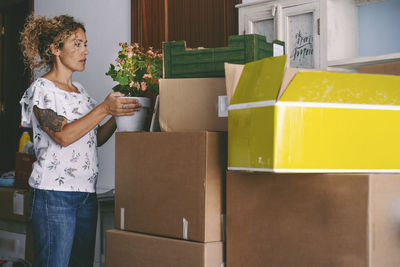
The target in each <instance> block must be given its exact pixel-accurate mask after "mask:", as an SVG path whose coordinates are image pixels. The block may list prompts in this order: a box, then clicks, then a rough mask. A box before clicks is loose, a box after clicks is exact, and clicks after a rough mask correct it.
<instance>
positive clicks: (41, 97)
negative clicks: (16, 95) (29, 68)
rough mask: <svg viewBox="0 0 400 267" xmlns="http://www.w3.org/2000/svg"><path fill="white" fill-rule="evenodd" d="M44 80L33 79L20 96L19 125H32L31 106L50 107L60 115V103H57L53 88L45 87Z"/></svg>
mask: <svg viewBox="0 0 400 267" xmlns="http://www.w3.org/2000/svg"><path fill="white" fill-rule="evenodd" d="M47 87H48V85H47V84H46V83H45V82H44V81H40V80H37V81H35V82H34V83H33V84H32V85H31V86H30V87H29V88H28V89H27V90H26V91H25V93H24V95H23V96H22V98H21V101H20V104H21V125H22V126H23V127H32V116H33V107H34V106H37V107H38V108H40V109H51V110H53V111H54V112H56V113H57V114H60V115H62V111H63V110H62V109H63V107H62V105H60V104H59V105H57V102H56V95H55V92H54V91H53V90H49V88H47Z"/></svg>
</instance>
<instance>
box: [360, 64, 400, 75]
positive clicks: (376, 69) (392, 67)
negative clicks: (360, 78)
mask: <svg viewBox="0 0 400 267" xmlns="http://www.w3.org/2000/svg"><path fill="white" fill-rule="evenodd" d="M358 72H359V73H373V74H390V75H400V61H395V62H389V63H384V64H376V65H369V66H363V67H360V68H359V69H358Z"/></svg>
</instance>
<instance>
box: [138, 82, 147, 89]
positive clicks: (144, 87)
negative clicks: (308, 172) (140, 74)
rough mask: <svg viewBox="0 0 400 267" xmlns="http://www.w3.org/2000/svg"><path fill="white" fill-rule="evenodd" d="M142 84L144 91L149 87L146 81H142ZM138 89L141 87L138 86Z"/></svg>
mask: <svg viewBox="0 0 400 267" xmlns="http://www.w3.org/2000/svg"><path fill="white" fill-rule="evenodd" d="M141 86H142V91H146V89H147V85H146V83H145V82H142V83H141ZM138 89H139V88H138Z"/></svg>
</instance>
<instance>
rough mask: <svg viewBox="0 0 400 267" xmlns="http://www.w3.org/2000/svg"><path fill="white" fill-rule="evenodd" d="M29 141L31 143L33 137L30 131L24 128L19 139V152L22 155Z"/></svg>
mask: <svg viewBox="0 0 400 267" xmlns="http://www.w3.org/2000/svg"><path fill="white" fill-rule="evenodd" d="M29 141H31V136H30V135H29V132H28V129H27V128H22V135H21V138H20V139H19V149H18V152H20V153H22V152H23V151H24V147H25V145H26V143H28V142H29Z"/></svg>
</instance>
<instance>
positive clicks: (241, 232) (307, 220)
mask: <svg viewBox="0 0 400 267" xmlns="http://www.w3.org/2000/svg"><path fill="white" fill-rule="evenodd" d="M285 61H286V59H285V58H284V57H282V58H271V59H265V60H262V61H259V62H254V63H249V64H247V65H245V67H244V68H243V72H242V74H241V77H240V80H239V82H238V83H237V87H236V91H235V93H234V94H233V97H232V100H231V105H230V107H229V118H228V119H229V129H228V139H229V140H228V169H229V170H230V171H228V174H227V265H228V266H230V267H235V266H249V267H256V266H299V267H301V266H338V267H339V266H343V267H345V266H360V267H361V266H363V267H367V266H368V267H372V266H390V267H394V266H399V264H400V256H399V254H398V253H397V251H398V250H399V247H400V245H399V244H400V239H399V237H398V234H397V233H398V232H399V231H400V226H399V225H400V224H399V216H398V214H399V213H398V209H399V200H398V199H399V197H398V196H399V195H400V186H399V185H400V174H399V172H400V163H399V161H398V160H397V151H398V150H399V149H400V142H399V141H398V138H397V136H399V134H400V128H399V127H398V125H399V123H400V121H399V118H400V101H399V99H400V77H397V76H383V75H365V74H345V73H328V72H321V71H315V70H313V71H310V70H299V69H285V68H284V66H285ZM249 171H255V172H256V173H252V172H249ZM277 172H279V173H277ZM372 172H374V173H375V174H371V173H372ZM329 173H331V174H329Z"/></svg>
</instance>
